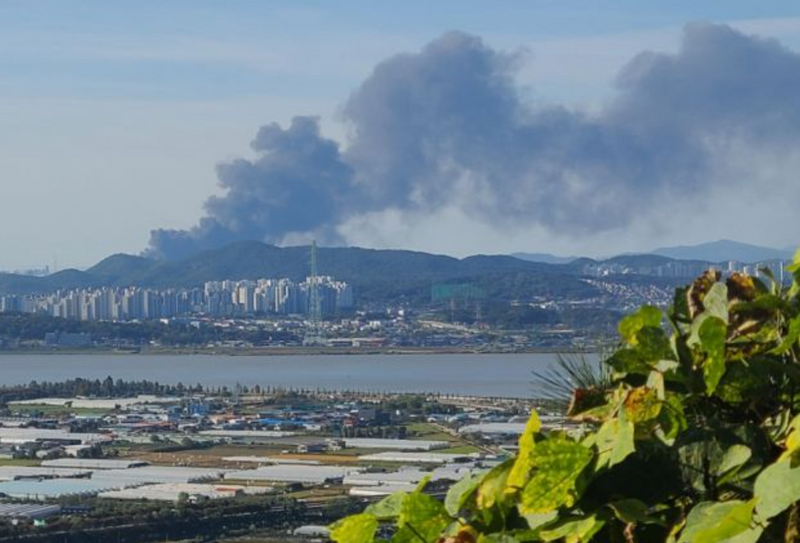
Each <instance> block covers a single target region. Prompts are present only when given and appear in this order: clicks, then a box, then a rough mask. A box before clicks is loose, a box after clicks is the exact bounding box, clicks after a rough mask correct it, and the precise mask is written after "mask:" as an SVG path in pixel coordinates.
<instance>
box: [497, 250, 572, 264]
mask: <svg viewBox="0 0 800 543" xmlns="http://www.w3.org/2000/svg"><path fill="white" fill-rule="evenodd" d="M511 256H513V257H514V258H519V259H520V260H527V261H528V262H542V263H544V264H569V263H570V262H572V261H573V260H578V258H580V257H577V256H558V255H553V254H550V253H511Z"/></svg>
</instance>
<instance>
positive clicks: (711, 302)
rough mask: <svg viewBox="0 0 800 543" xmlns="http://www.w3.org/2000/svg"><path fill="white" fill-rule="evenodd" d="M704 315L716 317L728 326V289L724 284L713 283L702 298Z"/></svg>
mask: <svg viewBox="0 0 800 543" xmlns="http://www.w3.org/2000/svg"><path fill="white" fill-rule="evenodd" d="M703 307H704V308H705V311H703V313H704V314H706V315H709V316H711V317H717V318H718V319H720V320H721V321H722V322H724V323H725V324H726V325H727V324H728V287H727V285H725V283H714V285H713V286H712V287H711V290H709V291H708V294H706V296H705V298H703Z"/></svg>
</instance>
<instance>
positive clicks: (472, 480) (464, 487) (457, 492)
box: [444, 473, 486, 516]
mask: <svg viewBox="0 0 800 543" xmlns="http://www.w3.org/2000/svg"><path fill="white" fill-rule="evenodd" d="M485 475H486V473H475V474H473V475H469V476H467V477H464V478H463V479H461V480H460V481H458V482H457V483H456V484H454V485H453V486H451V487H450V490H448V491H447V496H446V497H445V499H444V507H445V509H447V512H448V513H450V514H451V515H452V516H456V515H458V513H459V511H461V510H462V509H463V508H464V505H465V504H466V503H467V501H468V500H469V499H470V498H471V497H472V496H473V495H474V494H475V492H476V491H477V490H478V487H479V486H480V484H481V482H482V481H483V478H484V476H485Z"/></svg>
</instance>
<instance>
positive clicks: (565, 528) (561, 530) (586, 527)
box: [539, 515, 605, 543]
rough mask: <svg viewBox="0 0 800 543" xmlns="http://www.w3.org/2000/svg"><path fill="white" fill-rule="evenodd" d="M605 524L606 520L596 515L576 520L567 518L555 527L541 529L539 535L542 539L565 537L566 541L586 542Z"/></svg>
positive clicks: (569, 542)
mask: <svg viewBox="0 0 800 543" xmlns="http://www.w3.org/2000/svg"><path fill="white" fill-rule="evenodd" d="M604 524H605V522H604V521H602V520H600V519H598V518H597V517H596V516H594V515H592V516H589V517H583V518H578V519H575V520H572V519H567V520H564V521H563V522H560V523H559V524H558V525H557V526H555V527H553V528H548V529H546V530H542V531H540V532H539V536H540V537H541V540H542V541H556V540H559V539H563V540H564V542H565V543H584V542H586V541H591V539H592V537H593V536H594V535H595V534H596V533H597V532H598V531H600V529H601V528H602V527H603V525H604Z"/></svg>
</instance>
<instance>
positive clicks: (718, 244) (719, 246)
mask: <svg viewBox="0 0 800 543" xmlns="http://www.w3.org/2000/svg"><path fill="white" fill-rule="evenodd" d="M653 254H657V255H661V256H666V257H669V258H674V259H677V260H707V261H710V262H725V261H728V260H736V261H738V262H748V263H753V262H763V261H765V260H789V259H791V258H792V255H793V254H794V251H791V250H786V249H775V248H772V247H762V246H759V245H752V244H749V243H742V242H739V241H732V240H729V239H722V240H719V241H711V242H708V243H700V244H698V245H679V246H675V247H661V248H658V249H656V250H654V251H653Z"/></svg>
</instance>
